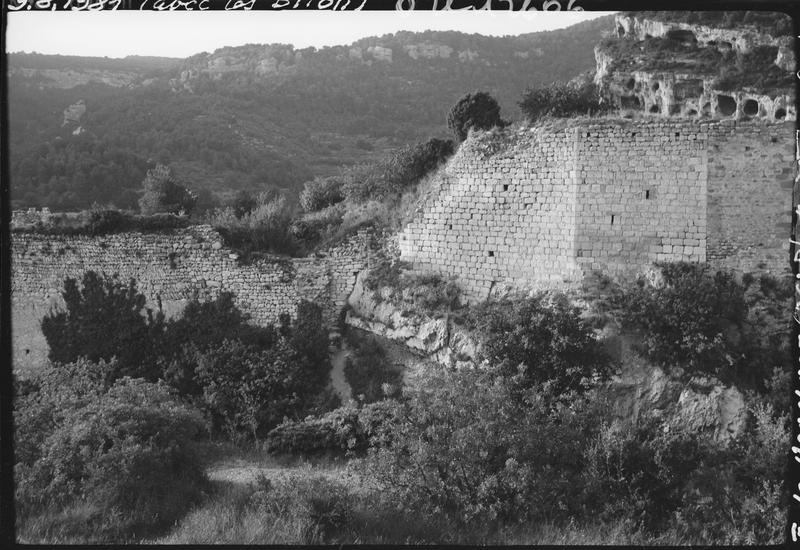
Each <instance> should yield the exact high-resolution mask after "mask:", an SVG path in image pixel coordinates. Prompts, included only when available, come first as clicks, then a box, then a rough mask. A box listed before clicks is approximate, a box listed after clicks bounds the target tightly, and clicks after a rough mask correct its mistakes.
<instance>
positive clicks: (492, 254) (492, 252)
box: [489, 250, 494, 258]
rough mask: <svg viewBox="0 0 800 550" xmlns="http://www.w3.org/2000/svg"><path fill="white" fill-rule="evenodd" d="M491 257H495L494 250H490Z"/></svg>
mask: <svg viewBox="0 0 800 550" xmlns="http://www.w3.org/2000/svg"><path fill="white" fill-rule="evenodd" d="M489 257H490V258H493V257H494V250H490V251H489Z"/></svg>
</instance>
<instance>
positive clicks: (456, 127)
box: [447, 92, 507, 142]
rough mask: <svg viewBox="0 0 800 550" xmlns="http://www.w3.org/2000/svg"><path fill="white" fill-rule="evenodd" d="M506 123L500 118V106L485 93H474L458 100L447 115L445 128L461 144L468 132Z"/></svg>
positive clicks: (488, 128) (501, 125)
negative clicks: (448, 129)
mask: <svg viewBox="0 0 800 550" xmlns="http://www.w3.org/2000/svg"><path fill="white" fill-rule="evenodd" d="M505 125H507V123H506V122H505V121H504V120H503V119H501V118H500V105H498V104H497V101H496V100H495V99H494V98H493V97H492V96H490V95H489V94H488V93H486V92H474V93H471V94H467V95H465V96H464V97H462V98H461V99H459V100H458V101H457V102H456V104H455V105H453V107H452V108H451V109H450V112H449V113H448V114H447V127H448V128H450V131H451V132H453V134H454V135H455V137H456V139H457V140H458V141H459V142H461V141H464V140H465V139H467V135H468V134H469V130H470V129H472V128H474V129H476V130H490V129H492V128H494V127H495V126H500V127H501V128H502V127H503V126H505Z"/></svg>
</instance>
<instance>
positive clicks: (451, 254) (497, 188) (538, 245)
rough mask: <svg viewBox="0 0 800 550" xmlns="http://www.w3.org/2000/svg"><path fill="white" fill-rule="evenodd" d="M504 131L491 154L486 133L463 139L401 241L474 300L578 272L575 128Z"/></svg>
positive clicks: (420, 265) (404, 253)
mask: <svg viewBox="0 0 800 550" xmlns="http://www.w3.org/2000/svg"><path fill="white" fill-rule="evenodd" d="M506 137H507V138H508V139H509V142H508V143H501V144H500V145H501V146H502V147H503V151H499V152H496V153H494V154H492V151H491V148H492V147H494V146H495V145H496V144H497V142H496V141H494V140H493V137H492V136H491V135H489V136H478V137H473V138H471V139H470V140H469V141H467V142H465V143H464V144H463V145H462V147H461V148H460V150H459V151H458V153H457V154H456V155H455V156H454V158H453V159H452V160H451V161H450V162H449V163H448V165H447V166H446V168H445V171H444V173H443V174H442V176H441V178H440V181H439V187H438V189H437V190H436V192H435V193H433V196H432V197H431V199H430V200H429V201H428V203H427V204H425V205H424V207H422V208H421V209H420V210H419V212H418V214H417V215H416V216H415V217H414V219H413V220H412V221H411V222H410V223H409V224H408V225H407V226H406V227H405V228H404V229H403V231H402V232H401V234H400V239H399V245H400V254H401V257H402V258H403V259H404V260H407V261H411V262H413V265H414V268H415V269H418V270H421V271H437V272H444V273H448V274H453V275H457V276H458V277H459V283H460V286H462V288H463V290H464V291H465V294H466V295H467V296H468V297H469V298H470V299H474V300H480V299H485V298H487V297H488V296H489V294H490V292H492V291H493V290H494V288H495V287H496V286H513V287H521V286H528V285H529V284H530V283H542V284H547V285H549V286H558V285H560V284H564V283H567V282H569V281H570V279H571V277H577V276H579V275H580V273H579V272H578V270H577V267H578V266H577V263H576V262H575V250H574V249H575V227H576V223H575V194H576V185H575V177H574V168H575V167H574V159H575V151H574V149H575V139H574V131H567V132H559V133H552V132H549V131H547V130H543V129H538V128H531V129H523V130H521V131H519V132H517V133H515V134H514V135H510V136H506ZM499 139H500V140H502V139H503V138H499Z"/></svg>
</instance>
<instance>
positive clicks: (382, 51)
mask: <svg viewBox="0 0 800 550" xmlns="http://www.w3.org/2000/svg"><path fill="white" fill-rule="evenodd" d="M367 53H368V54H370V55H371V56H372V57H373V59H376V60H378V61H386V62H387V63H391V62H392V49H391V48H384V47H383V46H370V47H369V48H367Z"/></svg>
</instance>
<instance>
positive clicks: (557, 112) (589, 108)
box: [519, 82, 607, 122]
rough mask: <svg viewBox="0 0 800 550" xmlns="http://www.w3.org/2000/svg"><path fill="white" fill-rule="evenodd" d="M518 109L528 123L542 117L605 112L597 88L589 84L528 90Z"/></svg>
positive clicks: (605, 107)
mask: <svg viewBox="0 0 800 550" xmlns="http://www.w3.org/2000/svg"><path fill="white" fill-rule="evenodd" d="M519 107H520V109H521V110H522V113H523V114H524V115H525V117H526V118H527V119H528V121H529V122H535V121H537V120H539V119H540V118H542V117H544V116H552V117H560V118H563V117H571V116H577V115H596V114H599V113H602V112H604V111H605V110H607V106H606V105H605V104H603V103H602V102H601V99H600V96H599V94H598V92H597V87H596V86H595V85H594V84H593V83H591V82H589V83H586V84H583V85H572V84H564V83H556V82H554V83H553V84H550V85H549V86H546V87H544V88H537V89H531V88H528V89H527V90H526V91H525V93H524V94H523V95H522V100H521V101H520V102H519Z"/></svg>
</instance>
